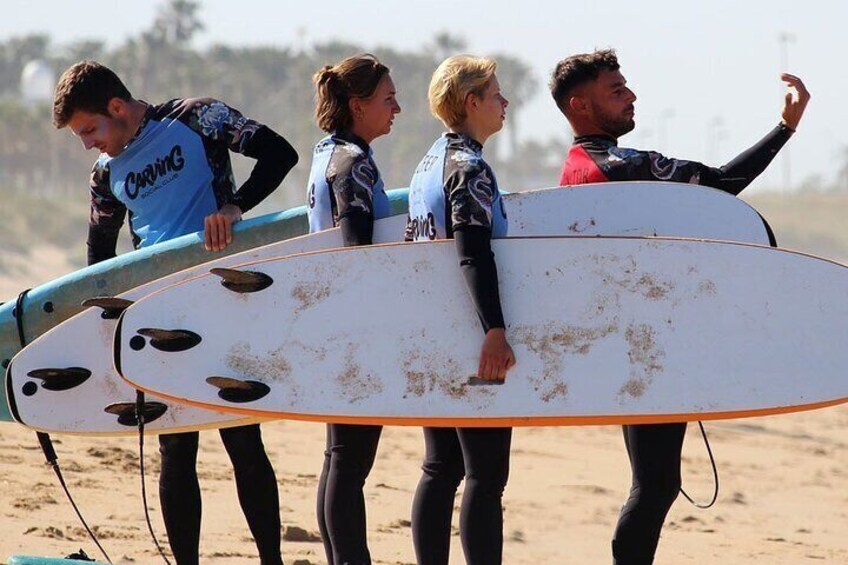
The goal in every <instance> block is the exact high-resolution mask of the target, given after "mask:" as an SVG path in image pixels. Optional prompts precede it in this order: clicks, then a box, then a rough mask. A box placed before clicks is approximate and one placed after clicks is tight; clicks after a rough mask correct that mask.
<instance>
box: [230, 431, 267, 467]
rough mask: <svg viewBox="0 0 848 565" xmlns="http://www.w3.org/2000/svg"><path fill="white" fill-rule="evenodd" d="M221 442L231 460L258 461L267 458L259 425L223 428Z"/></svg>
mask: <svg viewBox="0 0 848 565" xmlns="http://www.w3.org/2000/svg"><path fill="white" fill-rule="evenodd" d="M220 435H221V441H222V442H223V443H224V449H226V450H227V455H229V456H230V460H231V461H233V462H235V461H236V460H238V459H252V460H257V459H261V458H266V455H265V446H264V445H263V444H262V434H261V432H260V430H259V425H258V424H256V425H252V426H239V427H236V428H223V429H221V430H220Z"/></svg>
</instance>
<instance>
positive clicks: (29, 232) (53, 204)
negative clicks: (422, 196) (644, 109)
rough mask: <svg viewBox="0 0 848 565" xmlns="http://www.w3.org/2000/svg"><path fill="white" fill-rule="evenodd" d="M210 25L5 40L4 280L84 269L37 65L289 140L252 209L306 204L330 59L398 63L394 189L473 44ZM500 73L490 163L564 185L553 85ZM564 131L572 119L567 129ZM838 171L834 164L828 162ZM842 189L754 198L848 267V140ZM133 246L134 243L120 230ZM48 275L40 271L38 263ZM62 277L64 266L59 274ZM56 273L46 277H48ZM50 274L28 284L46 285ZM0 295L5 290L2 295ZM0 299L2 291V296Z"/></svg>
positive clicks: (0, 100) (59, 138)
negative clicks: (502, 113)
mask: <svg viewBox="0 0 848 565" xmlns="http://www.w3.org/2000/svg"><path fill="white" fill-rule="evenodd" d="M202 29H203V20H202V14H201V13H200V6H199V3H198V2H196V1H191V0H170V1H168V2H167V3H165V4H163V5H162V6H161V7H160V9H159V12H158V15H157V16H156V18H155V19H154V21H152V22H151V23H150V25H149V27H148V28H147V29H141V30H139V33H138V34H137V35H135V36H132V37H130V38H128V39H127V40H126V41H125V42H124V43H122V44H120V45H117V46H116V47H113V48H108V47H107V46H106V44H105V43H103V42H101V41H90V40H85V41H79V42H76V43H73V44H70V45H54V44H53V43H52V42H51V39H50V37H48V36H46V35H28V36H23V37H17V38H12V39H9V40H7V41H5V42H2V43H0V191H2V198H0V203H2V204H0V205H1V206H2V211H3V214H2V219H0V277H6V278H7V279H8V278H9V277H12V278H14V279H16V280H24V281H27V277H28V275H27V272H28V271H27V265H28V264H31V263H32V262H33V261H34V262H38V261H39V258H38V257H29V254H30V253H31V250H33V249H36V248H43V246H48V247H49V248H55V249H60V250H62V252H63V253H64V254H65V256H66V258H67V262H65V263H64V264H62V265H61V266H59V267H57V268H58V269H68V268H78V267H82V266H83V265H84V256H85V237H86V231H87V219H86V218H87V214H88V195H87V190H88V188H87V179H88V173H89V171H90V168H91V165H92V163H93V161H94V159H95V158H96V155H94V154H93V153H91V152H86V151H84V150H83V149H82V147H81V145H80V144H79V142H78V141H77V140H76V139H75V138H73V136H71V135H70V134H69V133H68V132H66V131H62V132H59V131H56V130H55V129H54V128H53V126H52V125H51V120H50V116H51V113H50V101H49V99H45V98H46V97H47V96H52V93H48V95H47V96H43V97H41V98H40V99H39V98H37V97H36V98H35V99H33V98H32V97H28V96H27V93H26V92H25V85H24V83H23V82H22V80H21V79H22V75H24V74H26V71H25V68H27V65H31V64H32V63H33V62H38V64H39V65H40V68H41V69H42V72H44V69H47V71H49V73H50V74H51V75H52V77H53V81H54V83H55V78H57V77H58V76H59V74H61V72H62V71H63V70H64V69H66V68H67V67H68V66H70V65H71V64H73V63H75V62H77V61H79V60H81V59H95V60H98V61H100V62H102V63H104V64H105V65H107V66H109V67H111V68H112V69H113V70H115V71H116V72H117V73H118V75H119V76H121V77H122V78H123V79H124V81H125V82H126V83H127V86H128V87H129V88H130V90H131V92H132V93H133V94H134V95H135V96H136V97H138V98H141V99H144V100H147V101H149V102H152V103H158V102H161V101H164V100H167V99H170V98H176V97H192V96H212V97H215V98H219V99H221V100H224V101H225V102H227V103H228V104H230V105H232V106H234V107H236V108H238V109H239V110H241V111H242V112H244V113H245V114H246V115H248V116H250V117H252V118H254V119H256V120H258V121H260V122H262V123H265V124H267V125H269V126H270V127H272V128H273V129H275V130H276V131H278V132H279V133H281V134H282V135H283V136H284V137H286V138H287V139H288V140H289V141H290V142H291V143H292V144H293V145H294V146H295V148H296V149H297V151H298V153H299V154H300V157H301V161H300V164H299V165H298V166H297V167H296V168H295V169H294V170H293V171H292V173H291V174H290V175H289V177H288V178H287V179H286V181H285V182H284V184H283V186H282V187H281V188H280V189H278V190H277V191H276V192H275V193H274V194H273V195H272V196H271V197H270V198H269V199H268V200H267V201H266V202H264V203H263V204H262V205H261V206H260V207H259V208H257V210H256V211H255V212H254V213H253V214H260V213H266V212H270V211H275V210H279V209H282V208H288V207H291V206H298V205H301V204H302V203H303V200H304V190H305V189H304V187H305V185H306V178H307V176H308V173H309V163H310V160H311V159H310V156H311V148H312V146H313V144H314V143H315V142H316V141H317V140H318V139H320V138H321V137H322V135H323V134H322V132H320V131H319V130H318V128H317V127H316V126H315V124H314V120H313V118H312V113H313V105H314V99H313V96H314V90H313V87H312V82H311V76H312V74H313V73H314V72H315V71H316V70H317V69H319V68H320V67H321V66H323V65H325V64H331V63H334V62H336V61H338V60H339V59H341V58H343V57H345V56H348V55H351V54H354V53H359V52H363V51H367V50H371V51H373V52H374V53H375V54H376V55H378V57H379V58H380V59H381V60H382V61H383V62H385V63H386V64H387V65H388V66H389V67H390V68H391V69H392V75H393V77H394V79H395V83H396V84H397V85H398V87H399V93H398V95H399V96H398V97H399V100H400V103H401V105H402V107H403V113H402V114H401V115H400V116H399V117H398V119H397V120H396V122H395V126H394V129H393V132H392V134H391V135H390V136H385V137H383V138H381V139H378V140H377V141H376V142H375V144H374V150H375V154H376V158H377V162H378V165H379V166H380V169H381V171H382V173H383V176H384V178H385V181H386V186H387V187H399V186H406V185H407V183H408V180H409V177H410V175H411V173H412V171H413V169H414V168H415V165H416V164H417V162H418V161H419V160H420V158H421V156H422V155H423V154H424V152H425V151H426V149H427V148H428V147H429V146H430V144H431V143H432V141H433V140H434V139H435V138H436V136H438V135H439V134H440V133H441V131H442V127H441V124H440V123H439V122H437V121H436V120H435V119H434V118H433V117H432V116H431V115H430V112H429V109H428V106H427V98H426V93H427V85H428V84H429V79H430V76H431V74H432V71H433V69H434V68H435V67H436V65H437V64H438V63H439V62H440V61H441V60H442V59H444V58H445V57H446V56H447V55H449V54H453V53H456V52H459V51H462V50H463V49H464V42H463V39H462V38H461V37H456V36H452V35H449V34H444V33H443V34H438V35H436V36H435V37H433V39H432V41H431V43H430V44H429V46H428V47H427V48H426V49H424V50H418V51H416V52H403V51H398V50H396V49H393V48H391V47H380V46H377V47H370V46H369V47H366V46H363V45H353V44H346V43H339V42H334V41H327V42H325V43H319V44H316V45H313V46H310V47H309V48H304V49H302V50H298V49H294V48H277V47H234V46H229V45H212V46H210V47H208V48H205V49H203V50H198V49H195V48H193V47H192V39H193V38H194V36H195V35H196V34H197V33H198V32H199V31H201V30H202ZM494 56H495V58H496V59H497V61H498V76H499V79H500V82H501V84H502V85H504V87H505V91H506V93H507V96H508V97H509V99H510V111H509V112H508V114H507V126H506V128H505V129H504V131H503V132H502V133H501V134H500V135H498V136H496V137H495V138H493V142H492V143H491V147H487V160H488V161H489V162H490V163H491V164H492V165H493V167H494V168H495V170H496V171H497V172H498V179H499V182H500V184H501V186H502V188H503V189H505V190H508V191H518V190H526V189H528V188H540V187H544V186H552V185H554V184H556V179H557V178H558V176H559V168H560V166H561V163H562V159H563V157H564V155H565V153H566V151H567V147H568V143H569V141H570V140H569V139H567V137H566V134H565V133H563V136H562V139H561V140H550V141H547V142H540V141H534V140H527V141H519V137H518V135H517V132H518V127H519V124H520V121H521V110H522V107H524V106H525V104H526V103H527V101H528V100H529V99H530V97H531V96H532V95H533V94H535V93H536V91H537V90H538V89H540V88H545V86H544V85H542V84H541V83H540V81H538V80H537V79H535V78H534V77H533V75H532V72H531V69H530V67H529V65H527V64H526V63H525V62H523V61H521V60H519V59H517V58H515V57H512V56H508V55H498V54H495V55H494ZM566 130H567V128H566V126H565V123H563V132H565V131H566ZM233 164H234V168H235V172H236V177H237V179H242V180H243V179H245V178H246V177H247V174H248V173H249V170H250V167H251V166H252V161H250V160H249V159H243V158H240V157H234V163H233ZM831 166H834V164H831ZM835 168H837V170H838V175H837V176H836V177H835V180H834V181H833V184H830V185H825V184H823V183H822V182H817V181H816V180H815V179H811V180H808V181H807V182H806V183H805V184H804V185H803V186H801V187H800V189H799V190H798V191H796V192H793V193H779V194H778V193H767V192H763V193H760V194H758V195H756V196H752V197H747V196H746V195H744V193H743V196H745V197H746V199H747V200H748V201H749V202H750V203H751V204H752V205H754V206H755V207H756V208H757V209H758V210H759V211H760V212H762V213H763V214H764V216H766V217H767V218H768V219H769V221H770V222H771V224H772V226H773V227H774V229H775V232H776V234H777V236H778V241H779V242H780V244H781V246H784V247H789V248H794V249H799V250H804V251H808V252H813V253H816V254H819V255H823V256H826V257H829V258H832V259H835V260H838V261H841V262H846V263H848V230H846V229H845V227H844V222H845V216H846V210H848V149H846V151H845V152H844V153H843V158H842V162H841V163H836V164H835ZM122 246H123V249H124V250H126V249H128V248H129V246H128V243H127V239H126V238H123V242H122ZM39 272H40V273H43V271H39ZM61 274H63V272H57V273H55V276H58V275H61ZM41 276H48V275H41ZM40 282H44V281H43V280H31V281H28V284H38V283H40ZM0 292H2V290H0ZM2 298H3V297H2V296H0V299H2Z"/></svg>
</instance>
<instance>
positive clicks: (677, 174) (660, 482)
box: [560, 125, 793, 565]
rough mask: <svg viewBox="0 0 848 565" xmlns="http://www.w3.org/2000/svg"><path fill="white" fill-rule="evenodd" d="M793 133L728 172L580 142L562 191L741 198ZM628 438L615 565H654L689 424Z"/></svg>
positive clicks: (630, 433)
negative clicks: (680, 190) (706, 190)
mask: <svg viewBox="0 0 848 565" xmlns="http://www.w3.org/2000/svg"><path fill="white" fill-rule="evenodd" d="M792 133H793V132H792V130H790V129H789V128H787V127H786V126H784V125H779V126H777V127H776V128H774V129H773V130H772V131H771V132H769V133H768V134H767V135H766V136H765V137H764V138H763V139H761V140H760V141H759V142H758V143H757V144H755V145H754V146H753V147H751V148H749V149H748V150H746V151H744V152H743V153H741V154H740V155H739V156H737V157H736V158H735V159H733V160H732V161H730V162H729V163H728V164H727V165H725V166H723V167H720V168H715V167H708V166H706V165H703V164H701V163H697V162H694V161H682V160H679V159H670V158H667V157H664V156H663V155H661V154H659V153H656V152H653V151H640V150H636V149H626V148H621V147H618V144H617V141H616V140H615V139H614V138H612V137H607V136H580V137H577V138H575V140H574V144H573V145H572V146H571V148H570V149H569V151H568V157H567V158H566V160H565V164H564V165H563V168H562V174H561V175H560V184H561V185H569V184H583V183H592V182H606V181H674V182H684V183H692V184H700V185H704V186H710V187H713V188H718V189H720V190H723V191H725V192H729V193H730V194H734V195H735V194H739V193H740V192H741V191H742V190H743V189H744V188H745V187H746V186H748V185H749V184H750V183H751V182H752V181H753V180H754V179H755V178H756V177H757V176H758V175H759V174H760V173H762V172H763V171H764V170H765V168H766V167H767V166H768V165H769V163H771V161H772V159H774V156H775V155H776V154H777V152H778V151H779V150H780V149H781V147H783V145H784V144H785V143H786V142H787V141H788V140H789V137H790V136H791V135H792ZM669 190H673V187H670V188H669ZM772 243H773V244H774V242H773V241H772ZM623 433H624V443H625V446H626V448H627V455H628V458H629V459H630V468H631V471H632V484H631V488H630V496H629V498H628V500H627V502H626V503H625V505H624V507H623V508H622V509H621V514H620V516H619V519H618V525H617V526H616V529H615V534H614V536H613V541H612V553H613V558H614V561H615V565H649V564H651V563H653V561H654V554H655V553H656V549H657V544H658V543H659V537H660V531H661V530H662V525H663V522H664V521H665V517H666V515H667V514H668V511H669V509H670V508H671V505H672V504H673V503H674V500H675V499H676V498H677V493H678V492H679V491H680V484H681V479H680V456H681V451H682V449H683V438H684V436H685V434H686V424H685V423H681V424H651V425H638V426H624V427H623Z"/></svg>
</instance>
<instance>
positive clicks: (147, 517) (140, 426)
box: [135, 390, 171, 565]
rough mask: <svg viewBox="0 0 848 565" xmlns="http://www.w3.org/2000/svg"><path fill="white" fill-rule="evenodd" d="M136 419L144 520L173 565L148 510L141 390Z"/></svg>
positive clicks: (152, 536)
mask: <svg viewBox="0 0 848 565" xmlns="http://www.w3.org/2000/svg"><path fill="white" fill-rule="evenodd" d="M135 418H136V421H137V422H138V469H139V473H140V474H141V503H142V505H143V506H144V519H145V520H146V521H147V530H148V531H149V532H150V537H151V538H153V543H154V544H155V545H156V549H157V550H158V551H159V555H161V556H162V559H164V560H165V563H167V564H168V565H171V562H170V561H168V557H167V556H166V555H165V551H164V550H163V549H162V545H161V544H160V543H159V540H158V539H156V534H155V533H154V532H153V524H152V523H151V522H150V511H148V509H147V488H146V487H145V486H144V393H143V392H142V391H140V390H137V391H136V393H135Z"/></svg>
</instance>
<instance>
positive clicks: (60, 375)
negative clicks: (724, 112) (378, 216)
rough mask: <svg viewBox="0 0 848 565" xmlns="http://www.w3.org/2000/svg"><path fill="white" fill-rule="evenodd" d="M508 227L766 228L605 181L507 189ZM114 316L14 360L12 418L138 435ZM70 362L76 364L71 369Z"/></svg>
mask: <svg viewBox="0 0 848 565" xmlns="http://www.w3.org/2000/svg"><path fill="white" fill-rule="evenodd" d="M504 199H505V201H506V206H507V210H508V213H509V216H510V222H511V228H510V230H511V233H513V234H518V235H562V234H571V235H588V234H603V233H606V234H635V235H656V234H666V235H668V234H671V235H680V234H685V235H688V236H693V237H708V238H716V239H729V240H735V241H747V242H753V243H764V244H766V243H768V241H769V238H768V232H767V228H766V226H765V224H764V222H763V221H762V219H761V218H760V217H759V215H758V214H757V212H756V211H755V210H753V209H752V208H751V207H750V206H748V205H747V204H745V203H744V202H743V201H741V200H739V199H737V198H735V197H733V196H731V195H729V194H726V193H723V192H721V191H718V190H714V189H711V188H705V187H698V186H693V185H686V184H682V185H681V184H675V183H646V182H635V183H605V184H598V185H582V186H578V187H573V188H553V189H542V190H535V191H528V192H522V193H515V194H508V195H506V196H505V197H504ZM404 224H405V217H404V216H394V217H390V218H386V219H383V220H379V221H378V222H377V223H376V224H375V231H374V240H375V241H377V242H389V241H398V240H399V239H401V238H402V233H403V227H404ZM341 245H342V239H341V235H340V234H339V232H338V230H328V231H326V232H322V233H320V234H313V235H310V236H304V237H299V238H294V239H290V240H286V241H281V242H278V243H274V244H270V245H267V246H264V247H259V248H256V249H253V250H250V251H246V252H243V253H241V254H239V255H237V256H235V255H234V256H229V257H226V258H223V259H220V260H218V261H216V262H215V263H214V264H207V265H202V266H199V267H194V268H191V269H187V270H185V271H181V272H179V273H175V274H173V275H170V276H168V277H164V278H161V279H158V280H156V281H153V282H151V283H148V284H146V285H143V286H140V287H137V288H135V289H133V290H130V291H128V292H126V293H124V294H121V295H120V297H121V298H123V299H127V300H137V299H139V298H141V297H143V296H145V295H147V294H149V293H151V292H154V291H156V290H159V289H161V288H163V287H165V286H167V285H169V284H174V283H177V282H180V281H183V280H186V279H189V278H191V277H194V276H197V275H199V274H205V273H208V271H209V269H210V268H211V267H213V266H217V267H231V266H233V265H237V264H239V263H244V262H248V261H257V260H261V259H265V258H269V257H276V256H282V255H287V254H292V253H302V252H305V251H312V250H319V249H327V248H330V247H338V246H341ZM114 327H115V321H114V320H108V319H104V318H103V317H102V316H101V312H100V310H96V309H91V310H87V311H85V312H83V313H80V314H79V315H77V316H75V317H73V318H71V319H70V320H67V321H65V322H64V323H62V324H60V325H58V326H57V327H55V328H54V329H52V330H51V331H49V332H47V333H45V334H44V335H42V336H41V337H39V338H38V339H37V340H35V341H34V342H32V343H31V344H30V345H29V346H28V347H26V348H25V349H24V350H23V351H21V352H20V353H19V354H18V355H17V356H16V357H15V358H14V360H13V362H12V363H11V364H10V365H9V367H8V371H7V379H6V392H7V397H8V401H9V404H10V412H11V415H12V417H13V418H14V419H15V420H16V421H18V422H20V423H23V424H25V425H27V426H30V427H32V428H35V429H38V430H41V431H49V432H63V433H72V434H81V435H125V434H133V433H135V417H134V406H133V405H132V403H133V400H134V398H135V391H134V390H133V389H132V388H131V387H130V386H128V385H127V384H126V383H125V382H124V381H123V380H121V379H120V377H119V376H118V375H117V374H116V373H115V371H114V368H113V366H112V333H113V331H114ZM69 369H70V370H69ZM146 401H147V404H146V407H145V413H146V419H147V422H148V423H147V426H146V430H147V431H148V433H175V432H180V431H190V430H198V429H207V428H216V427H225V426H234V425H242V424H245V423H249V422H248V421H247V420H244V419H243V418H236V417H234V416H233V415H226V414H221V413H217V412H213V411H207V410H197V409H195V408H190V407H188V406H185V405H181V404H178V403H172V402H163V401H161V399H156V398H153V397H151V396H150V395H148V398H147V399H146Z"/></svg>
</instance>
